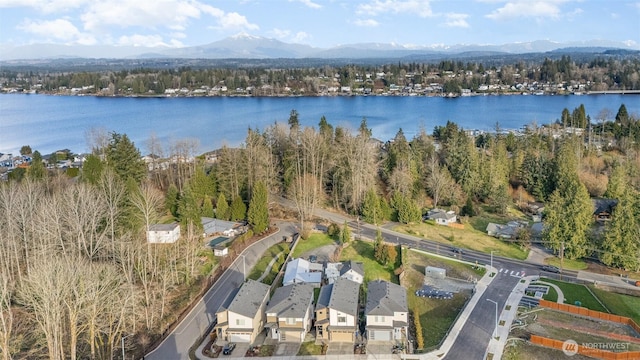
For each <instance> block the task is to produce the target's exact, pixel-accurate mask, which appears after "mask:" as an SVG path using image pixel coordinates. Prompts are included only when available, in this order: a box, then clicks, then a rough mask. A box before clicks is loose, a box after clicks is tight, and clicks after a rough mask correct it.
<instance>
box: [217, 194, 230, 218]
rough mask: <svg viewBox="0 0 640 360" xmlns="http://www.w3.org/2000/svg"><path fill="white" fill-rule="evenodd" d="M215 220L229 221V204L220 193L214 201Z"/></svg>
mask: <svg viewBox="0 0 640 360" xmlns="http://www.w3.org/2000/svg"><path fill="white" fill-rule="evenodd" d="M216 219H220V220H229V203H227V197H226V196H224V193H222V192H221V193H220V194H218V200H216Z"/></svg>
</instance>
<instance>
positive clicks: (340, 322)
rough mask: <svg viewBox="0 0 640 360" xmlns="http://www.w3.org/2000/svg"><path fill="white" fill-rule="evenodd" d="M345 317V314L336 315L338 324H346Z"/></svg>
mask: <svg viewBox="0 0 640 360" xmlns="http://www.w3.org/2000/svg"><path fill="white" fill-rule="evenodd" d="M346 323H347V317H346V316H338V324H346Z"/></svg>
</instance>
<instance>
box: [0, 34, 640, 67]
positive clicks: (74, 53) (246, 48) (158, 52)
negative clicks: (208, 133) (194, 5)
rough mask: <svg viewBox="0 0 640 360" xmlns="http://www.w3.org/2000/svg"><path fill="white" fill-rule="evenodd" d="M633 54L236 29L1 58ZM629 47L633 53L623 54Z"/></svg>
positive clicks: (5, 50)
mask: <svg viewBox="0 0 640 360" xmlns="http://www.w3.org/2000/svg"><path fill="white" fill-rule="evenodd" d="M616 51H617V52H618V54H627V55H628V54H632V53H633V52H634V51H640V48H639V47H638V45H636V44H633V46H631V45H630V44H626V43H622V42H612V41H605V40H594V41H584V42H572V43H559V42H553V41H548V40H539V41H532V42H522V43H510V44H501V45H478V44H458V45H434V46H405V45H399V44H386V43H361V44H345V45H341V46H336V47H332V48H328V49H322V48H314V47H311V46H308V45H302V44H290V43H285V42H282V41H279V40H276V39H270V38H264V37H259V36H252V35H248V34H238V35H235V36H232V37H229V38H226V39H222V40H219V41H216V42H212V43H210V44H205V45H200V46H189V47H182V48H171V47H137V46H109V45H101V46H82V45H74V46H70V45H59V44H32V45H24V46H0V60H5V61H6V60H17V59H64V58H87V59H149V58H156V59H157V58H167V59H171V58H181V59H232V58H233V59H302V58H316V59H373V58H384V59H402V58H437V57H443V56H451V55H456V56H458V57H464V58H468V57H479V56H497V55H500V54H504V55H509V54H532V53H545V52H553V53H559V52H561V53H604V52H607V53H610V54H615V52H616ZM625 51H630V52H631V53H625Z"/></svg>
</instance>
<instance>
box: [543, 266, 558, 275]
mask: <svg viewBox="0 0 640 360" xmlns="http://www.w3.org/2000/svg"><path fill="white" fill-rule="evenodd" d="M542 270H543V271H548V272H552V273H556V274H559V273H560V268H558V267H557V266H553V265H543V266H542Z"/></svg>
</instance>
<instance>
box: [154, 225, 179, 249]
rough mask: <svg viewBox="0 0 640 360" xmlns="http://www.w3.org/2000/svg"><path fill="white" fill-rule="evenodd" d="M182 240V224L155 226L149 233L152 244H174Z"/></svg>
mask: <svg viewBox="0 0 640 360" xmlns="http://www.w3.org/2000/svg"><path fill="white" fill-rule="evenodd" d="M179 238H180V224H178V223H173V224H153V225H151V226H149V231H147V241H148V242H149V243H150V244H173V243H175V242H176V241H178V239H179Z"/></svg>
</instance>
